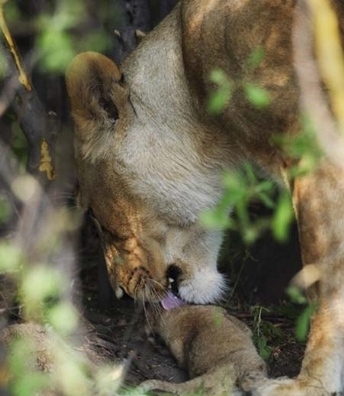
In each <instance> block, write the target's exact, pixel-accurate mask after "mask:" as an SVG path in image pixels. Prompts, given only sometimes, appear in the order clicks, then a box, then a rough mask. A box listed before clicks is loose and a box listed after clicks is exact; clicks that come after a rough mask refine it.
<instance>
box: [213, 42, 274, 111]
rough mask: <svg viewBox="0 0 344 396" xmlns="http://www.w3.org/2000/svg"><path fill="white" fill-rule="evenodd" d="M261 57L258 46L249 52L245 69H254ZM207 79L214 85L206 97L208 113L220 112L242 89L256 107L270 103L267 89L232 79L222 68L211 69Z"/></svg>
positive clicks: (260, 50) (261, 52) (260, 48)
mask: <svg viewBox="0 0 344 396" xmlns="http://www.w3.org/2000/svg"><path fill="white" fill-rule="evenodd" d="M263 59H264V49H263V48H262V47H258V48H257V49H256V50H255V51H253V52H252V53H251V54H250V56H249V58H248V60H247V63H246V69H247V70H248V71H250V72H252V71H254V70H255V69H256V68H257V67H258V66H259V65H260V63H261V61H262V60H263ZM209 80H210V82H212V83H213V84H214V87H215V89H214V90H213V93H212V94H211V95H210V97H209V99H208V111H209V113H210V114H214V115H217V114H221V112H222V111H223V109H224V108H225V107H226V106H227V105H228V104H229V102H230V99H231V97H232V96H233V95H234V94H235V92H236V91H239V90H243V91H244V94H245V96H246V98H247V100H248V101H249V103H251V104H252V105H253V106H255V107H256V108H257V109H264V108H266V107H267V106H268V105H269V104H270V95H269V92H268V91H267V90H265V89H264V88H262V87H260V86H259V85H257V84H255V83H254V82H243V81H234V80H232V79H230V78H229V76H228V75H227V74H226V72H225V71H224V70H222V69H214V70H212V72H211V73H210V76H209Z"/></svg>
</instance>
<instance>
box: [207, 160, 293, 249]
mask: <svg viewBox="0 0 344 396" xmlns="http://www.w3.org/2000/svg"><path fill="white" fill-rule="evenodd" d="M223 186H224V192H223V195H222V198H221V199H220V201H219V203H218V204H217V205H216V207H215V208H214V209H213V210H210V211H207V212H204V213H202V214H201V217H200V219H201V222H202V223H203V224H204V226H206V227H212V228H217V229H224V228H229V229H231V230H235V231H238V232H239V233H240V234H241V236H242V238H243V240H244V241H245V242H247V243H253V242H254V241H255V240H256V239H257V238H258V237H259V236H260V235H261V233H262V232H263V231H264V230H266V229H271V230H272V232H273V235H274V236H275V238H276V239H277V240H279V241H285V240H286V239H287V237H288V231H289V226H290V224H291V222H292V220H293V218H294V215H293V209H292V205H291V200H290V195H289V193H288V192H286V191H284V190H279V189H278V188H277V187H276V184H275V183H274V182H273V181H272V180H268V179H267V180H261V179H260V178H259V177H258V176H257V174H256V172H255V170H254V168H253V166H252V165H251V164H249V163H244V166H243V171H242V172H239V171H237V172H229V171H228V172H226V174H225V175H224V178H223ZM276 196H277V199H276ZM253 200H259V201H260V202H261V203H263V204H264V205H265V206H266V207H267V208H268V209H270V210H271V211H272V212H271V213H272V214H271V216H266V217H260V218H258V219H254V220H253V219H251V217H250V213H249V205H250V202H252V201H253ZM230 212H234V213H233V214H234V216H231V217H229V213H230Z"/></svg>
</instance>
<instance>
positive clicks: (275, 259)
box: [80, 225, 304, 386]
mask: <svg viewBox="0 0 344 396" xmlns="http://www.w3.org/2000/svg"><path fill="white" fill-rule="evenodd" d="M231 237H232V239H231V241H226V242H225V244H224V254H223V257H224V258H223V259H222V260H221V268H222V271H223V272H225V274H226V276H227V277H228V278H229V279H230V281H231V282H230V283H231V285H232V289H231V290H230V292H229V294H228V296H227V298H226V299H225V300H224V302H223V305H224V306H225V307H226V308H227V309H228V311H229V312H230V313H231V314H232V315H234V316H236V317H237V318H239V319H241V320H243V321H244V322H245V323H246V324H247V325H248V326H249V327H250V328H251V329H252V330H253V332H254V335H255V336H254V339H255V343H256V345H257V348H258V350H259V351H260V353H261V354H262V356H264V358H265V359H266V361H267V362H268V366H269V374H270V375H271V376H274V377H275V376H290V377H293V376H295V375H296V374H297V373H298V371H299V368H300V363H301V359H302V356H303V351H304V344H303V343H300V342H297V341H296V340H295V321H296V319H297V317H298V315H299V313H300V312H301V309H302V307H298V306H294V305H292V304H291V303H290V302H289V301H288V299H287V298H286V296H285V294H284V291H285V288H286V287H287V285H288V282H289V280H290V279H291V277H292V276H293V275H294V274H295V273H296V272H297V270H298V269H299V267H300V254H299V246H298V242H297V233H296V228H295V226H294V227H293V229H292V232H291V237H290V240H289V242H288V243H285V244H278V243H276V242H275V241H274V240H273V238H272V237H271V236H270V235H269V234H267V235H265V236H263V237H262V238H261V239H260V240H259V241H258V242H257V243H256V244H255V245H254V246H251V247H250V248H247V247H244V246H243V245H242V244H241V243H240V242H238V240H236V236H234V238H233V235H231ZM83 238H84V243H81V246H84V247H83V248H82V252H81V253H82V254H81V257H82V258H83V260H82V262H83V264H82V271H81V295H80V297H81V299H82V301H83V312H84V316H85V318H86V319H87V320H88V321H89V322H90V323H91V324H92V326H93V330H92V332H93V333H94V334H96V335H97V339H98V342H99V345H97V348H98V351H99V353H102V354H104V356H106V357H107V358H110V359H111V360H112V361H114V362H123V361H125V362H126V363H127V368H128V371H127V374H126V379H125V382H126V384H127V385H129V386H131V385H136V384H139V383H140V382H142V381H144V380H146V379H151V378H155V379H160V380H166V381H171V382H180V381H183V380H185V379H186V378H187V375H186V373H185V372H184V371H183V370H181V369H180V368H178V366H177V364H176V362H175V361H174V359H173V358H172V357H171V356H170V355H169V352H168V351H167V350H164V353H162V349H161V348H159V349H157V348H156V347H154V345H152V343H151V342H149V341H148V339H147V336H146V334H145V331H144V312H143V309H142V307H140V306H139V305H138V304H137V303H134V302H133V301H132V300H131V299H130V298H123V299H121V300H116V299H115V298H114V297H113V295H112V294H111V293H110V294H109V289H108V285H107V284H106V281H105V283H104V277H102V276H100V278H101V279H100V282H97V278H99V272H98V271H99V269H98V267H99V263H100V268H102V271H104V268H103V267H102V265H104V263H103V264H102V256H101V251H100V247H99V245H98V243H97V238H96V237H95V234H94V230H93V229H92V226H90V225H88V226H87V227H85V229H84V233H83ZM85 240H86V241H87V243H85ZM100 272H101V271H100ZM102 278H103V280H102ZM99 285H100V286H99ZM99 288H100V289H101V290H100V292H99Z"/></svg>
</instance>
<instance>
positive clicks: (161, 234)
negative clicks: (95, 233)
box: [67, 0, 344, 396]
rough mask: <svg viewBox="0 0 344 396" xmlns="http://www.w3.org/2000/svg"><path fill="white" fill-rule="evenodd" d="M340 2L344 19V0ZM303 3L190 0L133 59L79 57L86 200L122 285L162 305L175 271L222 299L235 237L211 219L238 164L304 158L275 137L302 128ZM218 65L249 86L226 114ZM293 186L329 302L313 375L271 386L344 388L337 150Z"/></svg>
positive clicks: (318, 391) (182, 287)
mask: <svg viewBox="0 0 344 396" xmlns="http://www.w3.org/2000/svg"><path fill="white" fill-rule="evenodd" d="M332 4H333V5H334V6H335V7H336V8H337V13H338V16H339V18H340V26H341V27H343V26H344V10H343V4H342V3H341V0H332ZM298 6H299V4H298V1H293V0H259V1H257V0H182V1H181V2H180V3H179V4H178V5H177V6H176V7H175V9H174V10H173V11H172V12H171V14H170V15H169V16H168V17H167V18H166V19H165V20H164V21H163V22H162V23H161V24H160V25H159V26H158V27H157V28H156V29H155V30H154V31H153V32H151V33H150V34H148V35H147V37H146V38H145V39H143V41H142V43H141V44H140V45H139V47H138V48H137V49H136V50H135V51H134V52H133V54H132V55H131V56H129V57H128V59H126V61H125V62H124V64H123V65H122V67H121V69H119V68H118V67H117V66H116V65H115V64H114V63H113V62H112V61H111V60H109V59H107V58H106V57H104V56H102V55H99V54H95V53H84V54H81V55H79V56H77V57H76V59H75V60H74V61H73V62H72V64H71V66H70V68H69V70H68V73H67V87H68V93H69V96H70V100H71V105H72V113H73V117H74V120H75V125H76V132H75V151H76V161H77V168H78V169H77V170H78V178H79V184H80V195H79V200H80V203H81V205H82V206H83V207H84V208H85V209H86V210H90V211H91V213H92V216H93V217H94V219H95V221H96V222H97V223H98V225H99V229H100V230H101V234H102V241H103V246H104V252H105V257H106V262H107V268H108V272H109V274H110V279H111V283H112V286H113V288H114V289H115V290H116V291H117V294H118V293H120V292H121V290H122V289H123V290H125V292H126V293H128V294H129V295H131V296H132V297H134V298H136V299H142V300H151V301H157V300H159V299H161V298H162V296H164V293H165V291H166V288H167V286H168V282H169V278H170V277H171V276H172V277H174V278H177V279H176V280H177V286H178V292H179V295H180V297H181V298H182V299H184V300H186V301H189V302H194V303H199V304H204V303H212V302H214V301H216V300H217V299H218V298H219V297H221V295H222V292H223V290H224V289H225V281H224V279H223V277H222V276H221V275H220V274H219V272H218V271H217V269H216V259H217V255H218V251H219V247H220V244H221V239H222V234H221V232H219V231H214V230H209V229H205V228H204V227H203V226H202V225H201V224H200V222H199V214H200V212H202V211H204V210H206V209H209V208H212V207H214V205H216V203H217V202H218V200H219V198H220V197H221V194H222V183H221V177H222V174H223V172H224V171H225V170H226V169H234V168H236V167H239V166H240V164H241V163H242V162H243V161H244V160H249V161H252V162H254V163H255V164H257V165H258V166H260V167H261V168H262V169H263V170H264V171H265V172H267V173H269V174H270V175H272V176H273V177H275V178H276V179H279V178H281V175H282V174H287V173H288V170H289V168H290V167H291V166H293V165H294V163H293V161H291V160H290V158H288V156H287V155H286V154H285V153H284V151H283V149H282V148H281V147H280V146H278V145H276V144H274V139H273V137H274V135H275V134H279V135H280V136H281V135H284V136H285V137H290V136H294V135H296V134H298V133H299V130H300V121H299V97H300V88H299V84H298V80H297V77H296V73H295V70H294V66H293V49H292V39H291V35H292V27H293V18H294V14H295V10H296V8H297V7H298ZM341 34H342V37H344V34H343V31H341ZM258 47H262V48H263V49H264V54H265V56H264V59H263V60H262V62H261V63H260V64H259V66H257V67H255V68H250V67H249V65H248V62H247V59H248V58H249V56H250V54H252V52H253V51H254V50H256V49H257V48H258ZM305 67H306V66H305ZM214 68H220V69H222V71H224V72H225V73H226V74H227V75H228V76H229V78H230V79H231V80H232V81H239V82H240V84H236V86H237V87H236V89H235V91H234V92H233V94H232V97H231V100H230V101H229V103H228V105H227V106H226V108H225V109H224V110H223V111H222V113H221V114H220V115H218V116H215V115H211V114H209V113H208V112H207V109H206V105H207V101H208V98H209V95H210V94H211V93H212V92H213V89H214V86H213V84H212V83H211V82H210V81H209V75H210V73H211V71H212V70H213V69H214ZM249 82H253V83H254V84H256V85H259V86H260V87H262V88H264V89H266V90H267V91H268V92H269V95H270V98H271V104H270V105H269V106H268V107H267V108H264V109H260V108H256V107H255V106H253V105H252V104H250V102H249V101H248V99H247V98H246V95H245V94H244V92H243V86H244V85H245V83H249ZM300 162H302V158H301V159H300ZM290 189H291V192H292V198H293V203H294V207H295V210H296V215H297V218H298V223H299V231H300V240H301V244H302V257H303V261H304V264H313V266H316V267H317V268H318V270H319V273H320V274H321V277H320V282H319V287H318V288H317V290H318V310H317V313H316V314H315V315H314V317H313V321H312V326H311V331H310V336H309V341H308V346H307V350H306V354H305V358H304V361H303V365H302V369H301V373H300V375H299V376H298V377H297V378H296V379H295V380H285V381H276V382H272V383H271V384H270V385H268V386H266V387H264V388H262V389H261V390H257V392H258V394H263V395H293V396H297V395H307V396H311V395H330V394H331V395H333V394H337V395H338V394H339V393H340V392H341V391H343V384H344V315H343V313H342V309H343V308H342V307H343V303H344V288H343V283H344V251H343V247H344V245H343V242H342V239H343V238H342V237H343V229H344V213H343V204H342V197H343V194H344V171H343V168H342V167H340V166H338V165H336V164H335V163H333V162H332V161H331V158H328V157H326V156H324V157H323V158H322V159H321V160H320V161H319V162H318V164H317V166H316V167H315V168H314V170H313V171H312V173H309V174H307V175H305V176H303V177H299V178H297V179H294V180H293V182H292V183H291V185H290Z"/></svg>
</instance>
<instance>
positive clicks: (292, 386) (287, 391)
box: [252, 378, 344, 396]
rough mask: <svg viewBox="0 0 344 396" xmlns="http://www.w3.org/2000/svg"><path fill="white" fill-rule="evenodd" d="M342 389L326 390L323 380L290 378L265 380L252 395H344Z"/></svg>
mask: <svg viewBox="0 0 344 396" xmlns="http://www.w3.org/2000/svg"><path fill="white" fill-rule="evenodd" d="M343 395H344V393H343V392H341V391H333V390H326V389H324V387H323V386H322V384H321V381H314V380H311V379H310V380H309V381H307V380H305V379H303V380H300V379H290V378H280V379H278V378H277V379H270V380H265V381H264V382H263V383H262V384H261V385H260V386H259V387H258V388H257V389H255V390H253V391H252V396H343Z"/></svg>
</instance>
